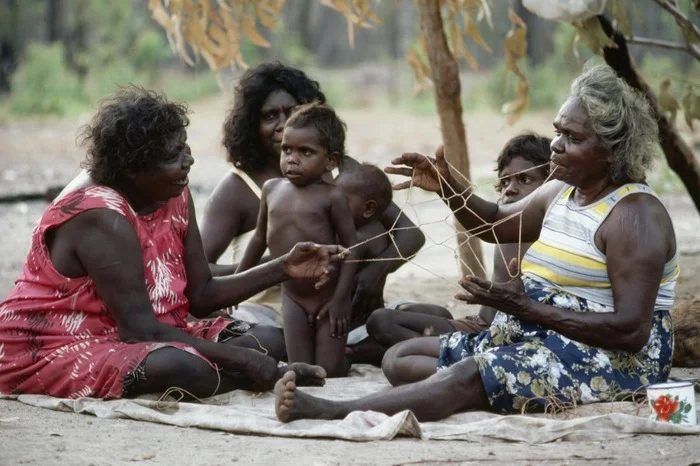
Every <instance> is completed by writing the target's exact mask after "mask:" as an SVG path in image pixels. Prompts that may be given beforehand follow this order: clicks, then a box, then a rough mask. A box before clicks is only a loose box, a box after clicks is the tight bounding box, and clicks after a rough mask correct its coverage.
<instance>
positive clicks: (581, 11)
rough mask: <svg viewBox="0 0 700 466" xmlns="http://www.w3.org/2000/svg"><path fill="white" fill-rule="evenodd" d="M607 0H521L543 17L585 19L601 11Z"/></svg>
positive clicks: (569, 21) (559, 19) (571, 19)
mask: <svg viewBox="0 0 700 466" xmlns="http://www.w3.org/2000/svg"><path fill="white" fill-rule="evenodd" d="M606 1H607V0H523V6H524V7H525V8H527V9H528V10H530V11H531V12H533V13H534V14H536V15H537V16H539V17H542V18H544V19H552V20H554V21H566V22H568V23H573V22H574V21H585V20H587V19H588V18H591V17H593V16H596V15H599V14H601V13H603V10H604V9H605V2H606Z"/></svg>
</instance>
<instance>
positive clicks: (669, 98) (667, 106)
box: [659, 79, 680, 125]
mask: <svg viewBox="0 0 700 466" xmlns="http://www.w3.org/2000/svg"><path fill="white" fill-rule="evenodd" d="M670 88H671V80H670V79H664V80H663V82H662V83H661V89H660V90H659V109H661V112H662V113H669V114H670V115H671V124H672V125H675V124H676V112H678V109H679V108H680V105H678V101H677V100H676V99H675V97H673V94H671V90H670Z"/></svg>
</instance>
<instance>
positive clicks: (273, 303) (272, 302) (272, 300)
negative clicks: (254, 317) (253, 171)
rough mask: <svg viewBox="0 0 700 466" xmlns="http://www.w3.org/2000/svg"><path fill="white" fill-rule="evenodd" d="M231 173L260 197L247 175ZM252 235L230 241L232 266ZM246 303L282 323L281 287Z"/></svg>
mask: <svg viewBox="0 0 700 466" xmlns="http://www.w3.org/2000/svg"><path fill="white" fill-rule="evenodd" d="M231 173H233V174H234V175H237V176H238V177H240V178H241V179H242V180H243V182H244V183H245V184H246V185H247V186H248V188H249V189H250V190H251V191H253V194H255V195H256V196H258V199H260V196H261V195H262V189H260V187H259V186H258V185H257V184H255V182H254V181H253V179H252V178H251V177H250V176H248V174H247V173H245V172H244V171H243V170H240V169H238V168H236V167H233V168H231ZM254 234H255V230H254V229H253V230H250V231H247V232H245V233H243V234H242V235H238V236H236V237H235V238H233V240H232V241H231V250H232V251H233V258H232V259H233V263H234V264H238V263H240V262H241V259H243V254H245V250H246V248H247V247H248V243H249V242H250V239H251V238H252V237H253V235H254ZM269 253H270V251H269V250H266V251H265V254H269ZM246 303H254V304H258V305H260V306H265V307H267V308H269V309H272V310H273V311H275V313H276V314H277V316H279V319H278V323H282V317H281V316H282V285H274V286H271V287H270V288H268V289H266V290H263V291H261V292H260V293H258V294H256V295H254V296H252V297H250V298H249V299H248V300H247V301H246ZM241 304H243V303H241Z"/></svg>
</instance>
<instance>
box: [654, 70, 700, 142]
mask: <svg viewBox="0 0 700 466" xmlns="http://www.w3.org/2000/svg"><path fill="white" fill-rule="evenodd" d="M658 100H659V109H660V110H661V113H662V114H663V115H666V114H668V115H670V120H671V124H673V125H675V122H676V114H677V112H678V110H679V109H680V108H681V107H682V108H683V114H684V119H685V124H686V125H688V128H690V129H691V130H693V129H694V128H693V120H700V95H697V94H696V93H695V86H694V85H693V84H687V87H686V90H685V95H684V96H683V99H682V100H681V105H679V104H678V101H677V100H676V98H675V97H674V96H673V93H672V92H671V79H668V78H667V79H664V80H663V82H662V83H661V86H660V89H659V98H658Z"/></svg>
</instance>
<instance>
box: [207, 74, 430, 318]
mask: <svg viewBox="0 0 700 466" xmlns="http://www.w3.org/2000/svg"><path fill="white" fill-rule="evenodd" d="M312 101H319V102H321V103H324V102H325V101H326V97H325V96H324V95H323V92H321V90H320V87H319V84H318V82H316V81H314V80H312V79H310V78H309V77H308V76H307V75H306V74H305V73H304V72H303V71H300V70H298V69H295V68H292V67H289V66H285V65H283V64H281V63H263V64H261V65H258V66H256V67H254V68H250V69H249V70H247V71H246V72H245V73H244V74H243V76H242V77H241V78H240V80H239V82H238V85H237V86H236V89H235V97H234V104H233V108H232V109H231V111H230V113H229V114H228V116H227V118H226V121H225V123H224V139H223V143H224V146H225V147H226V151H227V153H228V160H229V161H230V162H231V164H232V165H233V167H232V168H231V170H230V171H229V172H228V173H226V174H225V175H224V177H223V178H222V180H221V181H220V182H219V185H218V186H217V187H216V188H215V189H214V192H213V193H212V195H211V197H210V198H209V201H208V203H207V206H206V209H205V211H204V218H203V220H202V241H203V243H204V252H205V254H206V255H207V258H208V259H209V262H211V263H215V262H216V261H217V260H218V259H219V258H220V257H221V255H222V254H223V253H224V251H225V250H226V248H228V246H229V244H230V245H231V246H232V249H233V263H234V265H233V266H223V265H218V266H214V265H212V271H213V273H214V274H219V273H231V272H233V271H234V270H235V267H236V264H237V263H238V262H239V261H240V259H241V257H242V255H243V252H245V247H246V244H247V242H248V241H249V239H250V236H251V235H252V234H253V232H254V230H255V225H256V221H257V218H258V210H259V209H260V194H261V188H262V185H263V184H264V183H265V182H266V181H267V180H269V179H271V178H280V177H281V176H282V173H281V172H280V152H281V149H280V143H281V141H282V129H283V128H284V124H285V122H286V121H287V119H288V118H289V116H290V115H291V113H292V111H293V110H294V108H295V107H296V106H298V105H300V104H305V103H309V102H312ZM355 165H357V162H356V161H355V160H354V159H352V158H350V157H347V156H345V157H343V158H342V160H341V163H340V165H339V169H340V170H341V171H342V170H343V169H344V168H348V167H351V166H355ZM397 218H398V220H397ZM379 221H380V222H381V224H382V225H384V227H385V228H386V229H387V230H389V229H390V228H391V227H392V226H394V227H395V231H394V233H393V234H394V239H395V241H396V244H397V245H398V246H399V248H400V250H401V254H399V252H398V251H397V250H396V247H395V246H394V245H393V243H392V244H391V245H390V246H389V247H388V248H386V249H385V250H384V251H383V252H382V254H381V255H380V256H379V258H380V259H385V260H382V261H376V262H372V263H370V264H369V265H368V266H367V267H364V268H363V269H362V270H361V271H360V272H359V273H358V274H357V275H356V278H355V287H354V294H353V301H352V308H353V315H355V316H357V315H366V316H369V313H370V312H371V311H373V310H374V309H378V308H381V307H384V297H383V291H384V283H385V281H386V276H387V275H388V274H389V273H391V272H393V271H395V270H396V269H397V268H398V267H399V266H401V265H402V264H403V262H404V261H402V260H395V261H392V260H390V259H394V258H397V259H398V258H399V257H401V256H403V257H410V256H411V255H413V254H415V253H416V252H418V250H419V249H420V248H421V247H422V246H423V243H424V241H425V237H424V236H423V234H422V233H421V232H420V230H419V229H418V228H411V227H414V226H415V225H413V223H412V222H411V221H410V220H409V219H408V217H406V216H405V215H402V214H401V210H400V209H399V208H398V206H396V205H395V204H393V203H392V204H391V205H390V206H389V207H388V208H387V209H386V211H385V212H384V214H382V216H381V217H380V218H379ZM246 305H247V309H248V310H251V311H253V312H256V313H257V315H260V314H264V315H267V316H268V317H270V319H271V320H272V321H274V322H276V323H278V324H281V317H280V312H281V296H280V290H279V287H275V288H271V289H269V290H266V291H265V292H263V293H261V294H259V295H257V296H255V297H254V298H253V299H251V300H250V301H248V302H247V303H246ZM365 319H366V317H365Z"/></svg>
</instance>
